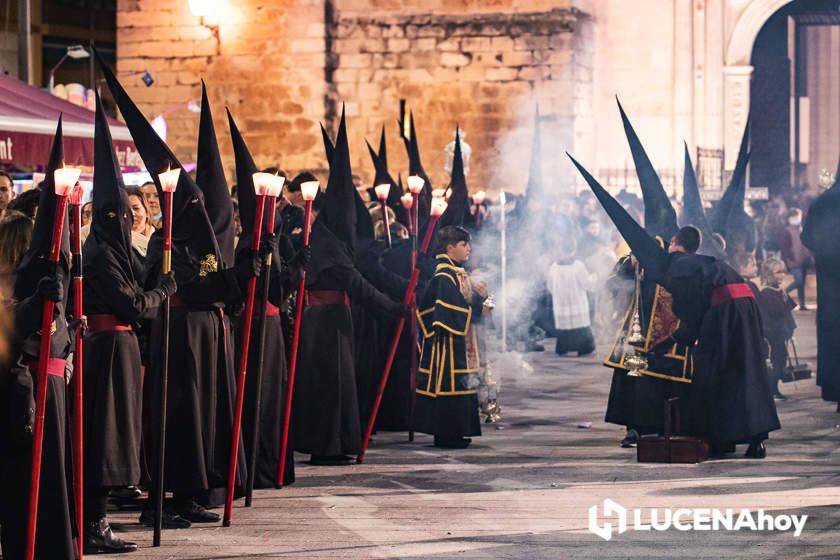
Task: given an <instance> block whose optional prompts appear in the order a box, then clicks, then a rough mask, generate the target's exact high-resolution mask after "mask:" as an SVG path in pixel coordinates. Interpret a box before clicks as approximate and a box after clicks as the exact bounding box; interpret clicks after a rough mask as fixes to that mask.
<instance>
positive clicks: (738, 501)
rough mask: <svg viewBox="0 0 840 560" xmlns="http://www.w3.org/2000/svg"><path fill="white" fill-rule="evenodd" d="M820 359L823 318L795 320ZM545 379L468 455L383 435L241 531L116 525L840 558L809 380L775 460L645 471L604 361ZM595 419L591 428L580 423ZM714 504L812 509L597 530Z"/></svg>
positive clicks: (242, 552) (301, 546) (196, 541)
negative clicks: (792, 520) (714, 527)
mask: <svg viewBox="0 0 840 560" xmlns="http://www.w3.org/2000/svg"><path fill="white" fill-rule="evenodd" d="M798 319H799V323H800V329H799V333H798V339H799V340H800V345H801V347H802V348H801V353H802V354H803V355H804V357H805V359H807V360H809V361H811V362H812V363H813V362H814V354H815V349H814V344H813V337H814V327H813V321H814V317H813V313H812V312H811V313H805V314H802V315H800V316H798ZM529 359H530V360H531V362H532V364H533V371H528V368H526V367H516V368H511V369H512V370H513V371H508V372H506V375H505V377H504V378H503V382H504V390H503V400H502V404H503V415H504V419H503V421H502V423H501V424H500V425H498V427H497V426H494V425H489V426H488V427H487V428H486V430H485V434H484V437H482V438H480V439H478V440H476V443H475V444H474V445H473V446H472V447H470V448H469V449H467V450H465V451H451V452H449V451H441V450H439V449H436V448H434V447H431V445H430V443H431V442H430V438H429V437H426V436H418V439H417V441H415V442H414V443H411V444H409V443H407V442H406V439H405V436H404V434H385V435H383V434H380V435H379V436H378V437H377V439H376V442H375V445H374V446H373V447H372V448H371V450H370V451H369V453H368V456H367V458H366V461H365V464H364V465H361V466H359V465H357V466H352V467H342V468H339V467H310V466H308V465H305V464H303V463H298V471H297V479H298V482H297V483H296V484H295V485H293V486H291V487H288V488H286V489H283V490H265V491H257V493H256V495H255V499H254V507H252V508H247V509H246V508H244V507H242V506H241V503H240V504H239V506H238V507H236V509H235V510H234V525H233V527H231V528H227V529H225V528H222V527H218V526H207V527H203V528H193V529H189V530H182V531H165V532H164V545H163V546H162V547H161V548H157V549H156V548H151V547H150V545H151V533H150V532H148V531H146V530H144V528H143V527H141V526H139V525H138V524H136V523H135V521H136V515H135V514H126V513H115V514H114V515H113V517H112V519H113V520H114V521H115V522H116V524H117V525H118V526H119V528H120V529H121V530H123V531H125V533H124V534H125V536H126V537H128V538H132V539H134V540H136V541H137V542H139V543H140V544H141V547H142V548H141V550H140V551H139V552H137V553H135V554H132V555H130V557H131V558H135V559H138V560H139V559H140V558H143V559H147V558H148V559H151V558H155V559H163V558H190V559H211V558H212V559H231V558H253V559H257V558H259V559H264V558H456V557H457V558H529V559H532V558H587V559H589V558H722V557H729V558H773V559H779V558H794V557H797V558H801V559H804V558H840V426H838V425H839V424H840V414H837V413H835V412H834V409H833V407H831V406H829V405H828V404H827V403H824V402H822V401H821V400H820V399H819V397H818V392H817V389H816V387H815V386H814V382H813V380H810V381H801V382H797V383H795V384H788V385H786V386H785V389H786V390H787V391H786V392H787V393H789V395H790V397H791V399H790V400H789V401H787V402H785V403H782V404H780V406H779V412H780V416H781V420H782V425H783V429H782V430H781V431H779V432H776V433H774V434H773V436H772V440H771V442H770V443H769V445H768V456H767V459H765V460H764V461H755V460H748V459H743V458H741V457H740V453H742V452H743V446H742V447H741V448H739V454H738V455H736V456H733V457H732V458H729V459H722V460H714V461H709V462H706V463H703V464H700V465H654V464H638V463H636V462H635V453H634V451H632V450H626V449H620V448H619V447H618V445H617V443H618V440H619V439H620V438H621V436H622V429H620V428H619V427H617V426H612V425H609V424H605V423H604V422H603V420H602V418H603V413H604V406H605V402H606V395H607V392H608V389H609V375H608V374H607V372H606V370H605V369H604V368H602V367H600V366H599V364H598V361H597V359H595V358H587V359H577V358H559V357H557V356H555V355H554V354H553V353H551V352H545V353H543V354H539V355H534V354H532V355H529ZM582 422H592V427H591V428H590V429H582V428H579V427H578V424H579V423H582ZM605 498H610V499H612V500H615V501H617V502H619V503H620V504H622V505H623V506H625V507H628V508H634V507H643V508H651V507H671V508H679V507H688V508H698V507H709V508H751V509H754V510H757V509H759V508H761V509H765V510H767V511H768V512H773V513H774V514H780V513H788V514H790V513H794V514H797V515H801V514H807V515H808V516H809V519H808V521H807V524H806V526H805V531H804V532H803V534H802V535H801V536H800V537H799V538H795V537H794V536H793V535H792V533H791V532H766V531H765V532H750V531H740V532H734V531H733V532H729V531H716V532H680V531H677V530H675V529H670V530H668V531H665V532H652V531H650V532H637V531H628V532H626V533H624V534H622V535H617V536H615V537H614V538H613V539H612V540H610V541H609V542H607V541H604V540H602V539H601V538H600V537H598V536H596V535H594V534H592V533H590V532H589V531H588V529H587V526H588V525H587V524H588V510H589V508H590V506H593V505H595V504H600V503H601V502H602V501H603V500H604V499H605Z"/></svg>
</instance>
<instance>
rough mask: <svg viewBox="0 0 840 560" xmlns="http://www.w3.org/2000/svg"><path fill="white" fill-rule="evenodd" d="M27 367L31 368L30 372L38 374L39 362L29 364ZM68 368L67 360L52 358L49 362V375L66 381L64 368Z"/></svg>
mask: <svg viewBox="0 0 840 560" xmlns="http://www.w3.org/2000/svg"><path fill="white" fill-rule="evenodd" d="M26 365H27V366H29V371H31V372H32V373H34V374H37V373H38V360H35V361H32V362H28V363H27V364H26ZM66 366H67V360H65V359H64V358H50V359H49V360H47V373H48V374H49V375H55V376H56V377H60V378H62V379H64V368H65V367H66Z"/></svg>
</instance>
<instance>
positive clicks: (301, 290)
mask: <svg viewBox="0 0 840 560" xmlns="http://www.w3.org/2000/svg"><path fill="white" fill-rule="evenodd" d="M311 221H312V201H311V200H307V201H306V206H305V214H304V220H303V224H304V225H303V246H304V247H309V229H310V228H309V226H310V223H311ZM305 290H306V270H303V271H301V273H300V284H299V285H298V291H297V302H296V306H295V330H294V335H293V336H292V356H291V359H290V360H289V384H288V385H287V386H286V395H285V397H284V399H283V436H282V438H281V439H280V457H279V458H278V463H279V467H278V468H277V485H278V486H279V487H280V488H282V487H283V474H284V473H285V471H286V448H287V447H288V445H289V422H290V421H291V419H292V396H293V392H294V388H295V370H296V369H297V357H298V344H299V343H300V318H301V315H303V299H304V296H305Z"/></svg>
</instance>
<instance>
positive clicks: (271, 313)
mask: <svg viewBox="0 0 840 560" xmlns="http://www.w3.org/2000/svg"><path fill="white" fill-rule="evenodd" d="M265 316H266V317H279V316H280V308H279V307H277V306H276V305H274V304H273V303H271V302H270V301H267V302H265Z"/></svg>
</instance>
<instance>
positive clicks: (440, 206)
mask: <svg viewBox="0 0 840 560" xmlns="http://www.w3.org/2000/svg"><path fill="white" fill-rule="evenodd" d="M446 206H447V204H446V200H445V199H443V198H435V199H433V200H432V215H431V218H430V220H429V225H428V229H427V230H426V232H427V233H426V236H425V238H424V239H423V246H422V247H421V252H422V253H424V254H425V253H426V251H428V250H429V243H430V242H431V240H432V238H431V236H430V235H429V234H428V232H429V231H433V230H434V229H435V226H437V222H438V220H439V219H440V217H441V215H442V214H443V213H444V212H445V211H446ZM419 277H420V269H419V268H417V267H416V266H415V267H414V268H413V269H412V271H411V278H409V280H408V287H407V288H406V290H405V298H403V302H404V303H405V304H406V305H408V304H409V303H410V302H411V301H413V300H414V290H415V289H416V288H417V279H418V278H419ZM404 326H405V317H401V318H400V320H399V321H398V322H397V327H396V329H394V336H393V337H392V338H391V345H390V346H389V347H388V357H387V358H386V360H385V369H384V371H383V372H382V378H381V379H380V381H379V388H378V389H377V391H376V400H375V401H374V402H373V411H372V412H371V413H370V418H368V423H367V427H366V428H365V438H364V440H362V451H361V453H359V456H358V457H356V462H358V463H361V462H362V461H363V460H364V458H365V452H366V451H367V447H368V443H370V436H371V434H372V433H373V426H374V425H375V424H376V415H377V413H378V412H379V405H380V404H382V395H383V394H384V393H385V386H386V385H387V384H388V376H389V375H390V374H391V366H392V365H393V364H394V356H395V355H396V354H397V345H398V344H399V342H400V336H401V335H402V330H403V327H404ZM413 343H414V341H413V340H412V344H413Z"/></svg>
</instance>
